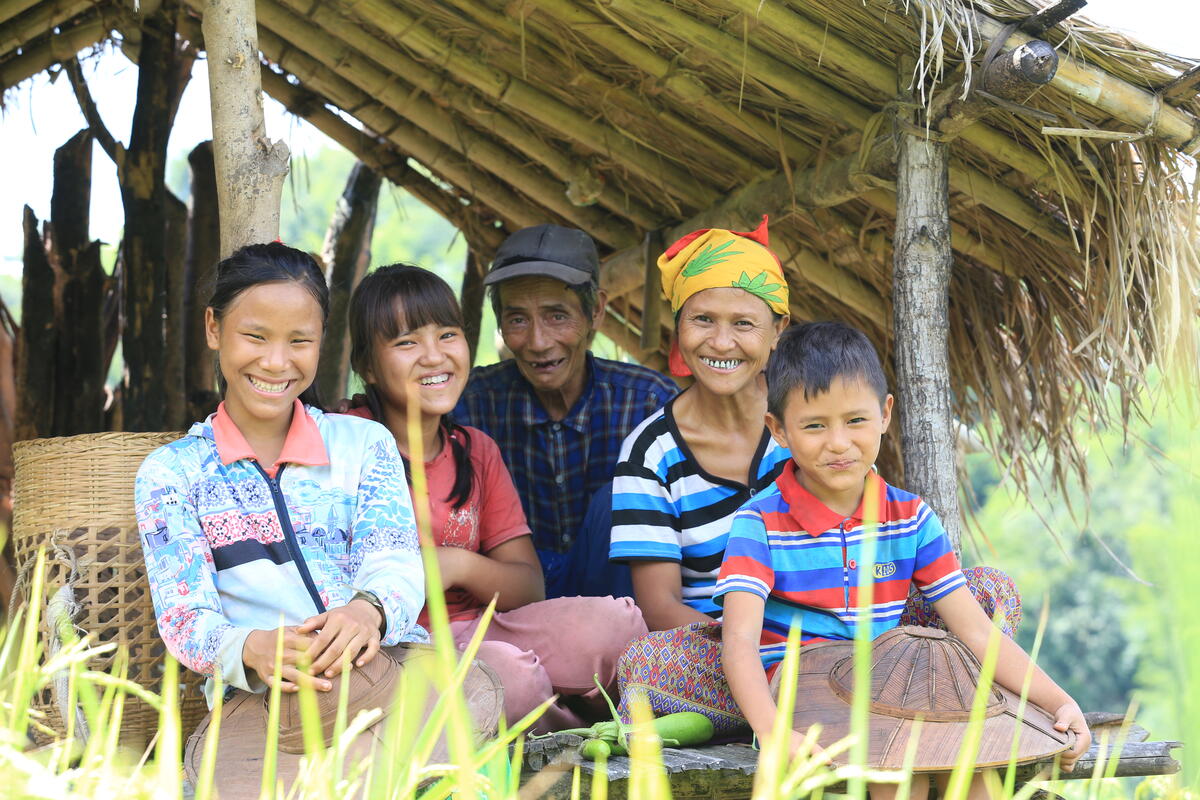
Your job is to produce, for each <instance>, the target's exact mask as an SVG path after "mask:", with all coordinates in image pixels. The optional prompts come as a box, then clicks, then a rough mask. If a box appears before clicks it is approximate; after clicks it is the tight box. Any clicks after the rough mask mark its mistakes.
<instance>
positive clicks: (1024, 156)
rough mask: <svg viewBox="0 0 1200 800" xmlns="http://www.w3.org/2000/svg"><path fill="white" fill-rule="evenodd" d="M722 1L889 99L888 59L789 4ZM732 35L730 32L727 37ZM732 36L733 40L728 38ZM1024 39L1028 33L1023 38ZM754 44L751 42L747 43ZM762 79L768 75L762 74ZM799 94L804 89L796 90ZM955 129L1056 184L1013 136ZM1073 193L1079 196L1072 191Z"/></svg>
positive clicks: (1037, 181) (977, 127)
mask: <svg viewBox="0 0 1200 800" xmlns="http://www.w3.org/2000/svg"><path fill="white" fill-rule="evenodd" d="M727 2H728V3H729V4H730V5H731V6H733V7H735V8H737V9H738V10H739V11H741V12H742V13H743V14H746V15H748V16H749V17H750V18H752V19H754V20H756V21H757V22H758V23H760V24H763V25H765V26H767V27H769V28H770V29H772V30H774V31H775V32H776V33H778V34H780V35H783V36H785V37H787V39H788V41H790V42H791V43H793V44H794V45H795V46H796V47H798V48H799V49H800V50H801V51H802V52H804V53H805V54H807V55H808V56H810V57H811V58H813V59H819V60H820V62H821V64H822V65H823V67H824V68H826V69H839V70H841V71H842V72H843V73H845V74H846V75H850V76H853V78H854V79H855V80H856V81H861V82H863V83H866V84H867V85H868V86H870V87H871V88H872V89H874V90H875V91H876V92H878V93H879V96H880V97H881V98H885V99H886V100H890V99H891V98H892V96H893V95H894V93H895V90H896V76H895V70H894V68H893V67H892V66H891V65H889V64H884V63H883V62H881V61H877V60H875V59H874V58H872V57H871V56H869V55H867V54H866V53H864V52H863V51H862V50H861V49H859V48H858V46H857V45H855V44H854V43H852V42H850V41H848V40H846V39H844V38H842V37H841V36H839V35H838V34H837V32H836V31H832V30H830V28H829V26H828V25H827V24H825V23H824V22H821V23H817V22H813V21H812V20H810V19H808V18H807V17H805V16H804V15H802V14H799V13H797V12H795V11H792V10H790V9H787V8H784V7H783V5H782V4H781V3H778V2H772V1H770V0H768V2H759V0H727ZM727 38H728V39H732V37H728V36H727ZM733 41H737V40H736V39H733ZM1026 41H1028V37H1027V38H1026ZM752 49H753V48H752ZM761 77H762V79H763V80H766V79H767V78H768V76H766V75H763V76H761ZM799 98H800V99H803V95H800V96H799ZM977 120H978V115H975V116H974V118H973V119H972V121H973V122H974V123H975V124H973V125H971V126H970V127H965V126H964V129H962V130H960V131H959V132H958V135H959V136H961V137H962V139H963V141H965V142H967V143H968V144H970V145H972V146H974V147H976V148H977V149H979V150H980V151H982V152H984V153H987V154H988V155H989V156H991V157H993V158H996V159H998V160H999V161H1001V162H1003V163H1005V164H1007V165H1008V166H1010V167H1012V168H1013V169H1015V170H1017V171H1018V172H1020V173H1021V174H1023V175H1025V176H1026V177H1028V178H1029V179H1030V180H1032V181H1033V182H1034V185H1036V186H1039V187H1049V188H1053V189H1058V186H1057V184H1055V183H1053V171H1052V170H1051V168H1050V165H1049V164H1047V163H1046V161H1045V159H1043V158H1042V157H1041V156H1040V155H1039V154H1037V153H1036V152H1034V151H1032V150H1029V149H1028V148H1026V147H1024V146H1023V145H1021V144H1020V143H1019V142H1017V141H1015V140H1014V139H1013V138H1012V137H1010V136H1007V135H1005V134H1003V133H1001V132H1000V131H998V130H996V129H995V128H992V127H991V126H989V125H986V124H983V123H980V122H978V121H977ZM1072 199H1075V200H1078V199H1079V198H1077V197H1072Z"/></svg>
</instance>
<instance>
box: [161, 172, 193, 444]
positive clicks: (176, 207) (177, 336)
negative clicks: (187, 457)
mask: <svg viewBox="0 0 1200 800" xmlns="http://www.w3.org/2000/svg"><path fill="white" fill-rule="evenodd" d="M165 194H166V200H167V204H166V208H165V212H166V224H167V229H166V230H167V241H168V242H170V243H171V246H169V247H167V249H166V257H167V261H166V269H165V270H164V272H165V275H164V277H165V278H166V282H165V283H164V289H165V292H164V296H165V299H166V306H165V308H164V317H163V318H164V320H165V321H166V324H165V325H164V326H163V344H164V350H163V366H162V378H161V384H160V391H161V392H162V398H163V414H164V424H163V427H164V428H165V429H166V430H172V431H175V430H182V429H183V428H185V427H187V425H189V424H190V423H191V421H192V420H191V419H189V414H188V403H187V389H186V386H185V384H184V379H185V373H186V370H187V323H188V318H187V312H186V305H185V298H186V295H187V283H188V274H187V248H186V247H181V246H179V245H180V243H182V242H186V241H187V231H188V209H187V204H186V203H184V202H183V201H182V200H180V199H179V198H178V197H176V196H175V195H174V194H172V193H171V192H166V193H165Z"/></svg>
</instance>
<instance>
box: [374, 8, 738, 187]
mask: <svg viewBox="0 0 1200 800" xmlns="http://www.w3.org/2000/svg"><path fill="white" fill-rule="evenodd" d="M351 13H353V14H354V15H355V16H357V17H358V18H359V19H361V20H363V21H364V22H367V23H369V24H371V25H374V26H375V27H376V28H378V29H379V30H381V31H383V32H384V33H385V34H387V35H388V36H389V37H391V38H392V39H393V40H395V41H396V42H399V43H401V44H403V45H405V46H407V47H410V48H412V49H413V50H414V51H415V52H416V53H417V54H418V55H419V56H421V57H422V58H426V59H429V60H430V61H432V62H433V63H434V64H436V65H438V66H439V67H440V68H441V69H443V70H445V71H446V72H447V73H449V74H450V75H451V76H453V77H454V78H455V79H456V80H458V81H461V82H463V83H466V84H468V85H470V86H473V87H475V88H476V89H478V90H479V91H481V92H483V93H484V94H485V95H487V96H488V97H490V98H492V99H493V100H496V101H498V102H499V103H501V104H502V105H505V106H509V107H511V108H513V109H515V110H517V111H521V112H523V113H525V114H527V115H529V116H530V117H531V118H532V119H535V120H537V121H538V122H539V123H541V124H543V125H545V126H546V127H547V128H549V129H550V130H553V131H555V132H556V133H557V134H558V135H561V136H563V137H564V138H566V139H570V140H575V141H578V142H579V143H580V144H582V145H583V146H585V147H587V148H588V149H590V150H592V151H594V152H597V153H601V154H604V155H607V156H610V157H611V158H613V159H615V160H617V161H619V162H621V164H622V165H623V166H624V167H625V168H626V169H628V170H629V171H630V172H632V173H634V174H636V175H638V176H639V177H641V178H643V179H645V180H648V181H650V182H652V183H654V184H656V185H657V186H658V187H659V188H661V189H662V190H663V192H665V193H666V194H667V195H669V196H672V197H674V198H676V200H679V201H682V202H683V203H685V204H686V205H687V206H689V207H694V208H703V207H704V206H707V205H709V204H710V203H712V202H713V201H714V200H715V199H716V197H717V192H716V191H715V190H714V189H713V188H712V187H710V186H708V185H706V184H704V183H702V182H701V181H699V180H697V179H696V178H695V176H693V175H692V174H691V173H690V172H689V171H688V170H686V169H684V168H683V167H681V166H679V165H677V164H674V163H671V162H668V161H666V160H664V159H662V158H661V157H660V156H659V155H657V154H655V153H653V152H651V151H649V150H647V149H645V148H643V147H641V146H640V145H638V144H636V143H635V142H633V141H631V140H630V139H629V138H627V137H626V136H625V134H623V133H621V132H619V131H617V130H615V129H613V128H611V127H609V126H607V125H604V124H602V123H599V122H596V121H595V120H593V119H591V118H590V117H588V116H587V115H586V114H584V113H582V112H581V111H578V110H577V109H574V108H572V107H570V106H568V105H567V104H565V103H563V102H561V101H559V100H558V99H556V98H554V97H552V96H551V95H548V94H546V93H545V92H543V91H541V90H540V89H537V88H536V87H534V86H533V85H532V84H529V83H527V82H525V81H523V80H521V79H520V78H516V77H514V76H511V75H507V74H504V73H502V72H500V71H499V70H496V69H494V68H493V67H491V66H490V65H488V64H487V63H486V62H484V61H481V60H479V59H476V58H472V57H471V56H469V55H467V54H465V53H463V52H462V51H461V50H459V49H457V48H455V47H453V46H452V45H451V44H450V43H449V42H446V41H445V40H443V39H441V38H440V37H438V36H437V35H436V34H434V33H433V32H432V31H430V30H429V28H427V27H426V26H424V25H422V24H421V23H420V21H419V20H418V19H416V18H414V17H412V16H411V15H410V14H408V13H406V12H405V11H402V10H401V9H399V8H398V7H397V6H396V5H395V4H394V3H389V2H384V0H359V2H356V3H354V4H353V6H352V8H351Z"/></svg>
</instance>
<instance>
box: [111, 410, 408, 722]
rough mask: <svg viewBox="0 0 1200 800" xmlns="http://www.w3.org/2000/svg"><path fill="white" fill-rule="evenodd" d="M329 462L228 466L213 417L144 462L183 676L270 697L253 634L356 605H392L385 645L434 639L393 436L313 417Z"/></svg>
mask: <svg viewBox="0 0 1200 800" xmlns="http://www.w3.org/2000/svg"><path fill="white" fill-rule="evenodd" d="M306 410H307V412H308V414H309V415H310V416H311V417H312V419H313V421H314V422H315V423H316V425H317V429H318V430H319V431H320V434H321V439H322V440H323V441H324V443H325V448H326V451H327V454H328V459H329V463H328V464H326V465H322V466H308V465H300V464H285V465H283V466H281V467H280V469H279V471H278V473H277V474H276V477H275V478H274V479H272V478H269V477H268V476H267V473H266V472H265V471H264V470H263V469H262V468H261V467H260V466H259V465H258V463H257V462H256V461H254V460H252V459H241V460H238V461H234V462H233V463H231V464H222V463H221V459H220V457H219V456H218V454H217V446H216V441H215V439H214V437H213V428H212V418H211V417H210V418H209V419H208V420H206V421H205V422H198V423H196V424H194V425H193V426H192V428H191V430H189V431H188V433H187V435H186V436H184V437H183V438H182V439H179V440H178V441H175V442H172V443H170V444H168V445H165V446H163V447H160V448H158V449H157V450H155V451H154V452H153V453H151V454H150V455H149V456H147V457H146V460H145V461H144V462H142V466H141V468H140V469H139V470H138V474H137V482H136V484H135V488H134V499H135V503H136V506H137V517H138V528H139V531H140V533H141V540H142V550H143V552H144V553H145V558H146V572H147V577H148V578H149V582H150V593H151V596H152V598H153V601H154V611H155V614H156V616H157V618H158V630H159V633H160V634H161V635H162V638H163V641H164V642H165V643H166V645H167V649H168V650H169V651H170V652H171V654H172V655H174V656H175V657H176V658H177V659H179V661H180V662H181V663H182V664H183V665H184V666H186V667H188V668H189V669H191V670H194V671H195V672H198V673H201V674H203V675H207V676H209V678H210V680H209V681H208V682H207V684H206V686H205V693H206V695H207V696H208V699H209V703H210V705H211V702H212V692H213V681H212V676H213V675H214V674H215V672H216V670H217V668H218V666H219V667H220V670H221V675H222V680H223V681H224V683H225V685H227V686H234V687H237V688H239V689H245V690H247V691H254V692H260V691H263V690H264V689H265V686H264V684H263V683H262V681H261V680H259V679H258V677H257V676H256V675H255V674H254V673H253V672H250V673H249V674H247V671H246V670H245V668H244V667H243V664H242V647H243V645H244V644H245V641H246V637H247V636H248V635H249V634H250V632H251V631H252V630H255V629H265V630H273V629H275V628H277V627H278V626H279V625H280V624H283V625H297V624H299V623H301V622H303V621H304V620H305V619H307V618H309V617H311V616H313V615H315V614H318V613H321V612H323V611H325V610H326V609H329V608H336V607H337V606H341V605H345V604H346V603H348V602H350V600H351V599H352V597H353V595H354V592H355V591H356V590H363V591H368V592H371V593H372V594H374V595H375V596H376V597H378V598H379V599H380V601H381V602H382V603H383V607H384V610H385V612H386V617H387V630H386V635H385V636H384V637H383V644H384V645H394V644H397V643H398V642H404V641H428V634H426V632H425V631H424V629H422V628H421V627H420V626H419V625H418V624H417V622H416V620H417V615H418V613H419V612H420V611H421V607H422V606H423V605H424V603H425V588H424V572H423V570H422V567H421V555H420V551H419V548H418V544H417V532H416V525H415V524H414V522H413V512H412V505H411V502H410V500H409V492H408V486H407V484H406V482H405V477H404V466H403V462H401V460H400V456H399V453H398V451H397V450H396V443H395V440H394V439H393V438H392V436H391V434H390V433H389V432H388V430H387V429H386V428H385V427H383V426H382V425H379V424H377V423H374V422H369V421H367V420H362V419H358V418H356V417H349V416H343V415H338V414H324V413H322V412H321V411H319V410H317V409H315V408H306Z"/></svg>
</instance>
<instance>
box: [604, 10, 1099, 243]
mask: <svg viewBox="0 0 1200 800" xmlns="http://www.w3.org/2000/svg"><path fill="white" fill-rule="evenodd" d="M608 7H609V8H612V9H613V10H619V11H621V12H622V13H623V14H626V15H628V16H630V17H633V18H636V19H639V20H641V21H642V22H644V23H645V24H649V25H653V26H655V27H657V28H658V29H659V30H664V31H671V32H672V33H673V35H676V36H680V37H682V38H685V39H686V40H687V41H688V42H689V43H690V44H692V45H693V46H695V47H698V48H701V49H702V50H703V51H704V53H705V58H709V59H711V58H717V59H721V60H722V61H724V62H725V63H726V65H727V66H730V67H731V68H737V69H739V70H742V69H745V70H746V72H747V73H748V74H752V75H755V76H757V77H758V78H759V79H760V80H762V81H763V82H764V83H767V84H769V85H771V86H772V87H774V88H775V89H777V90H779V91H781V92H783V93H784V94H786V95H787V96H788V97H791V98H795V99H797V100H800V101H801V102H804V103H805V105H807V106H809V107H810V108H812V109H814V113H817V105H818V103H819V104H820V105H821V109H820V110H822V111H824V112H826V113H830V112H831V111H836V113H837V114H838V115H839V116H840V118H841V119H840V120H839V122H840V124H841V125H843V126H844V125H845V124H846V123H849V124H850V125H851V126H852V127H857V128H864V127H866V126H867V122H868V120H869V119H870V118H871V117H872V116H873V115H874V112H872V111H871V109H869V108H867V107H866V106H863V105H861V104H859V103H858V102H857V101H855V100H853V99H851V98H849V97H847V96H844V95H841V94H836V93H835V90H833V89H832V88H830V87H828V86H826V85H825V84H820V85H819V86H817V85H816V84H818V83H819V82H818V81H815V80H814V79H811V78H809V77H808V76H806V75H804V74H802V73H800V72H799V71H798V70H796V69H794V68H793V67H790V66H788V65H786V64H783V63H782V62H780V61H778V60H776V59H774V58H772V57H770V56H768V55H766V54H764V53H762V52H760V51H758V50H756V49H755V48H754V47H749V48H743V47H742V46H741V42H740V41H739V40H737V39H734V38H733V37H731V36H729V35H728V34H725V33H722V32H720V31H717V30H715V29H713V28H711V27H709V26H707V25H705V24H704V23H702V22H700V21H699V20H697V19H695V18H693V17H691V16H689V15H687V14H685V13H683V12H681V11H679V10H677V9H675V8H674V7H672V6H670V5H668V4H666V3H661V2H656V3H650V2H643V0H636V2H635V0H610V2H609V4H608ZM764 8H772V6H764ZM888 91H889V93H891V92H894V91H895V75H894V73H892V76H891V78H890V83H889V88H888ZM805 93H807V94H805ZM831 94H836V97H831V96H830V95H831ZM974 129H975V128H974V127H971V128H966V129H964V130H963V131H962V133H963V135H965V134H966V133H967V132H969V131H971V130H974ZM877 146H883V147H887V146H888V144H887V142H886V141H879V140H877V141H876V143H875V146H873V147H872V148H871V152H870V154H869V156H868V159H869V160H871V161H873V162H874V163H877V164H878V163H886V162H887V160H888V159H887V154H886V153H880V152H876V149H875V148H876V147H877ZM846 158H847V159H851V160H849V161H847V160H845V159H844V160H843V163H842V164H841V165H840V168H841V169H842V170H843V172H844V173H845V174H853V172H852V171H847V170H846V168H848V167H850V166H851V165H852V163H853V158H854V157H853V156H850V157H846ZM1041 167H1042V170H1043V172H1044V170H1045V169H1046V165H1045V163H1044V162H1042V164H1041ZM826 169H832V168H831V167H828V168H826ZM814 176H815V173H810V174H809V178H811V177H814ZM767 180H768V181H769V183H764V184H760V185H758V186H757V187H753V188H750V189H748V190H747V192H746V196H747V199H749V198H750V197H751V196H753V195H757V196H758V198H757V199H758V201H759V202H760V203H761V206H760V207H761V208H762V210H764V211H768V210H770V209H779V208H780V205H779V203H778V200H777V199H776V200H775V201H774V202H771V198H773V197H774V198H779V197H787V194H788V193H790V192H788V193H785V192H784V187H785V186H788V188H789V189H790V185H789V184H790V182H789V181H787V179H786V176H782V175H776V176H773V177H772V178H770V179H767ZM796 184H797V185H799V186H804V185H805V179H804V178H802V177H799V176H798V177H797V180H796ZM824 186H825V193H826V196H827V197H828V198H829V199H831V200H835V201H836V202H843V201H844V200H845V199H849V196H854V194H861V193H862V191H865V190H866V189H867V188H870V186H869V183H868V184H860V187H859V189H860V190H859V191H857V192H856V193H855V192H854V191H853V189H852V187H848V186H845V185H844V184H841V185H839V184H838V182H837V181H836V180H832V179H831V180H828V181H826V182H824ZM951 188H953V189H954V191H956V192H962V193H965V194H968V195H970V196H971V197H974V198H976V199H977V200H978V201H979V202H982V203H983V204H984V205H986V206H988V207H989V208H991V209H992V210H994V211H996V212H997V213H999V214H1000V215H1001V216H1004V217H1006V218H1007V219H1009V220H1011V221H1012V222H1014V223H1016V224H1017V225H1019V226H1021V227H1022V228H1024V229H1025V230H1028V231H1030V232H1031V233H1033V234H1034V235H1036V236H1038V237H1039V238H1041V239H1043V240H1044V241H1046V242H1048V243H1050V244H1053V245H1055V246H1056V247H1064V246H1065V247H1070V248H1071V249H1074V247H1075V244H1074V242H1073V241H1072V240H1071V238H1070V237H1069V236H1068V235H1067V234H1066V233H1065V231H1063V230H1062V229H1061V228H1059V227H1058V226H1056V225H1055V224H1054V223H1053V221H1051V220H1050V219H1049V218H1048V217H1046V216H1045V215H1043V214H1041V212H1039V211H1038V210H1037V209H1035V208H1034V207H1033V206H1032V205H1030V204H1029V203H1028V202H1026V201H1025V200H1024V199H1023V198H1022V197H1021V196H1020V195H1018V194H1017V193H1016V192H1014V191H1012V190H1011V189H1009V188H1008V187H1005V186H1003V185H1001V184H999V183H998V182H996V181H995V180H993V179H991V178H990V177H988V176H986V175H985V174H984V173H982V172H981V171H979V170H978V169H976V168H974V167H971V166H970V165H967V164H965V163H963V164H956V165H955V167H954V169H953V170H952V172H951ZM846 193H849V194H846ZM820 196H821V193H817V194H815V195H813V196H810V197H808V198H804V197H798V198H796V200H795V202H796V203H797V204H798V205H808V204H810V203H812V202H814V201H817V200H818V199H819V197H820ZM831 204H832V203H831Z"/></svg>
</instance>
